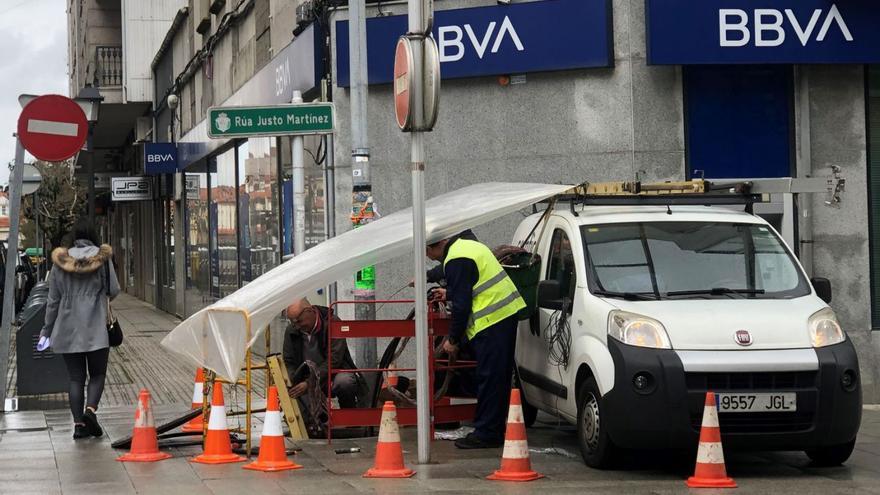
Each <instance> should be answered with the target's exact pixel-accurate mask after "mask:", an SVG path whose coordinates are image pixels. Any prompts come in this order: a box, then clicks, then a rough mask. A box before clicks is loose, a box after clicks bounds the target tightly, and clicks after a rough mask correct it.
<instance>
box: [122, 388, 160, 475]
mask: <svg viewBox="0 0 880 495" xmlns="http://www.w3.org/2000/svg"><path fill="white" fill-rule="evenodd" d="M169 457H171V454H166V453H164V452H159V438H158V437H157V436H156V423H155V422H154V421H153V410H152V409H151V408H150V392H148V391H147V389H141V393H140V397H138V406H137V410H135V413H134V433H132V435H131V450H130V451H129V452H128V453H127V454H125V455H122V456H119V457H118V458H117V459H116V460H117V461H121V462H154V461H161V460H162V459H168V458H169Z"/></svg>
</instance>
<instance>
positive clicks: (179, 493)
mask: <svg viewBox="0 0 880 495" xmlns="http://www.w3.org/2000/svg"><path fill="white" fill-rule="evenodd" d="M134 489H135V491H136V492H137V494H138V495H213V492H211V489H210V488H208V487H207V486H205V485H203V484H202V483H201V482H198V483H190V484H188V483H181V482H168V481H165V480H160V481H156V480H150V481H147V480H144V481H142V482H134Z"/></svg>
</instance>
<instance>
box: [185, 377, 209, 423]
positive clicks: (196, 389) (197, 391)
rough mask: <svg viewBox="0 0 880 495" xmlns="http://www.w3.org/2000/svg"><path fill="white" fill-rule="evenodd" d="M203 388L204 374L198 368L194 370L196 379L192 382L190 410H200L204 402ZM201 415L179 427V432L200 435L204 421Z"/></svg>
mask: <svg viewBox="0 0 880 495" xmlns="http://www.w3.org/2000/svg"><path fill="white" fill-rule="evenodd" d="M204 388H205V372H204V370H203V369H202V368H198V369H197V370H196V379H195V381H194V382H193V400H192V408H193V409H201V408H202V405H203V401H204ZM202 416H203V415H202V414H199V415H198V416H196V417H195V418H193V419H191V420H189V422H188V423H187V424H185V425H183V426H181V427H180V431H182V432H185V433H201V432H202V428H203V426H202V425H203V424H204V421H205V419H204V418H203V417H202Z"/></svg>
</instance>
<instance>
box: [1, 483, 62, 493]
mask: <svg viewBox="0 0 880 495" xmlns="http://www.w3.org/2000/svg"><path fill="white" fill-rule="evenodd" d="M28 492H30V493H41V494H45V495H50V494H54V493H61V484H60V483H59V482H58V480H16V481H7V480H0V493H15V494H18V493H28Z"/></svg>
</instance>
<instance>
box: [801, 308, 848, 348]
mask: <svg viewBox="0 0 880 495" xmlns="http://www.w3.org/2000/svg"><path fill="white" fill-rule="evenodd" d="M807 326H808V327H809V329H810V342H812V343H813V347H825V346H826V345H834V344H839V343H841V342H843V341H844V340H846V334H845V333H843V330H842V329H841V328H840V323H838V322H837V316H835V315H834V311H833V310H832V309H831V308H825V309H822V310H819V311H817V312H815V313H813V316H811V317H810V319H809V320H808V323H807Z"/></svg>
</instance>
